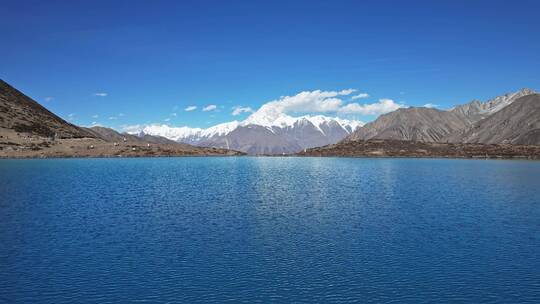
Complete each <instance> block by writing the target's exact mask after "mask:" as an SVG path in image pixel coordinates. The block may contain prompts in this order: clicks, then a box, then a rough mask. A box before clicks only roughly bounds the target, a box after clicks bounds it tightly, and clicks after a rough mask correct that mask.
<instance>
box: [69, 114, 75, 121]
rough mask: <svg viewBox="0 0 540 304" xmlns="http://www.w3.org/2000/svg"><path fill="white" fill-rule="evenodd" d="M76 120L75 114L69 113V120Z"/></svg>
mask: <svg viewBox="0 0 540 304" xmlns="http://www.w3.org/2000/svg"><path fill="white" fill-rule="evenodd" d="M74 119H75V113H69V114H68V120H69V121H73V120H74Z"/></svg>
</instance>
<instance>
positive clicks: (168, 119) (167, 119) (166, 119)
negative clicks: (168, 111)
mask: <svg viewBox="0 0 540 304" xmlns="http://www.w3.org/2000/svg"><path fill="white" fill-rule="evenodd" d="M170 120H171V119H170V118H168V117H167V118H165V119H164V120H163V121H170Z"/></svg>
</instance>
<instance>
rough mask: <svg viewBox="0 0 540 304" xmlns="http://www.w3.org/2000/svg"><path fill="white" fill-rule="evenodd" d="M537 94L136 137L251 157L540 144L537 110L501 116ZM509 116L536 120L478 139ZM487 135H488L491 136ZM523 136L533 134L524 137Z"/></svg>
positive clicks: (156, 129)
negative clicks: (362, 116)
mask: <svg viewBox="0 0 540 304" xmlns="http://www.w3.org/2000/svg"><path fill="white" fill-rule="evenodd" d="M535 94H536V92H534V91H533V90H530V89H522V90H519V91H517V92H514V93H509V94H505V95H502V96H498V97H496V98H493V99H491V100H488V101H486V102H481V101H479V100H473V101H471V102H469V103H466V104H463V105H459V106H456V107H454V108H452V109H449V110H439V109H436V108H426V107H409V108H400V109H397V110H395V111H393V112H390V113H387V114H384V115H381V116H380V117H379V118H377V119H376V120H375V121H373V122H370V123H368V124H365V125H364V123H363V122H360V121H355V120H346V119H340V118H334V117H326V116H322V115H316V116H309V115H306V116H301V117H291V116H289V115H286V114H279V115H278V116H276V117H268V116H262V115H257V114H258V113H254V114H252V115H251V116H250V117H248V118H247V119H246V120H244V121H241V122H239V121H232V122H228V123H223V124H219V125H216V126H213V127H210V128H208V129H200V128H189V127H180V128H177V127H170V126H167V125H149V126H145V127H143V128H142V129H140V130H138V131H137V132H133V133H134V134H137V135H139V136H145V135H154V136H162V137H166V138H168V139H171V140H174V141H178V142H183V143H188V144H191V145H196V146H209V147H218V148H226V149H234V150H239V151H243V152H246V153H248V154H289V153H296V152H299V151H302V150H305V149H309V148H313V147H319V146H325V145H330V144H334V143H337V142H339V141H341V140H345V141H354V140H369V139H395V140H410V141H420V142H475V143H501V142H515V143H531V144H540V142H538V141H537V140H535V137H534V136H533V135H534V134H537V133H535V132H536V131H531V130H529V129H530V128H532V129H534V128H536V124H535V121H538V119H537V118H538V117H539V116H538V115H537V114H535V112H534V111H532V112H531V111H528V110H523V109H522V110H521V111H516V112H515V113H514V112H512V114H497V113H499V112H501V113H506V112H509V111H510V110H506V108H507V107H508V106H510V105H512V104H514V103H515V102H516V101H517V100H519V99H520V98H522V97H526V96H534V95H535ZM534 105H535V104H534V102H533V104H532V105H527V106H526V107H527V108H529V107H534ZM503 110H505V111H503ZM495 114H497V115H495ZM503 115H505V116H504V117H503ZM508 115H529V116H531V117H530V118H528V119H527V118H522V117H521V116H520V117H519V118H516V117H514V118H512V119H511V121H512V122H513V123H515V126H513V127H512V128H510V129H511V130H513V131H512V132H513V133H512V134H514V135H512V136H513V137H512V138H511V139H509V138H506V137H505V138H501V137H500V136H491V137H489V136H487V135H478V132H480V129H483V128H486V127H485V126H488V125H489V126H490V128H491V127H493V124H496V121H499V120H507V119H509V117H507V116H508ZM535 115H536V116H535ZM487 118H491V119H490V121H491V122H490V123H486V122H484V120H486V119H487ZM518 121H527V122H528V124H527V125H526V126H525V125H523V124H519V123H518ZM500 128H502V127H499V129H500ZM507 129H509V128H507ZM507 131H508V130H507ZM483 132H484V133H485V132H488V133H489V131H483ZM508 132H509V131H508ZM524 132H525V133H527V134H528V135H523V136H519V134H522V133H524ZM528 132H532V133H528ZM505 134H506V133H505ZM515 134H518V135H515ZM488 137H489V138H488ZM503 137H504V136H503Z"/></svg>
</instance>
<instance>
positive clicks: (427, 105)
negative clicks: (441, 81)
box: [423, 103, 439, 108]
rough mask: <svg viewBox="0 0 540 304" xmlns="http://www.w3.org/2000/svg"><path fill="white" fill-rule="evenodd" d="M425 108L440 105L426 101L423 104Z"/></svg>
mask: <svg viewBox="0 0 540 304" xmlns="http://www.w3.org/2000/svg"><path fill="white" fill-rule="evenodd" d="M423 107H424V108H438V107H439V105H436V104H434V103H426V104H425V105H423Z"/></svg>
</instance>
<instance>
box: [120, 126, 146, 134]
mask: <svg viewBox="0 0 540 304" xmlns="http://www.w3.org/2000/svg"><path fill="white" fill-rule="evenodd" d="M121 127H122V130H123V131H124V132H126V133H129V134H136V133H140V132H141V131H142V130H143V129H144V127H145V125H122V126H121Z"/></svg>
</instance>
